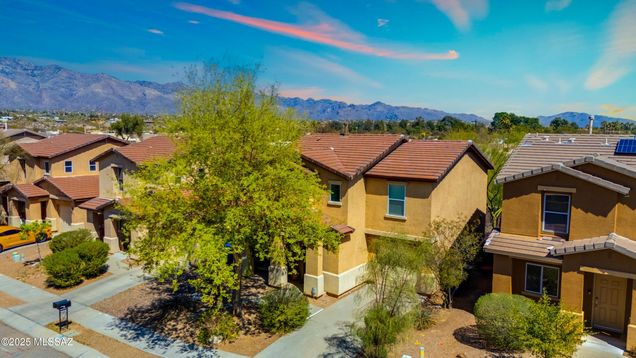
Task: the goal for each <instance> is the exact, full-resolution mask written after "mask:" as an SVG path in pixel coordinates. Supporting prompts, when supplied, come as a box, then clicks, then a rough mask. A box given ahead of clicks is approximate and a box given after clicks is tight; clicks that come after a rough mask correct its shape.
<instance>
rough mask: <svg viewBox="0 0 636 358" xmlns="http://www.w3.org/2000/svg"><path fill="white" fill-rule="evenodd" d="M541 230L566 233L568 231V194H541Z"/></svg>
mask: <svg viewBox="0 0 636 358" xmlns="http://www.w3.org/2000/svg"><path fill="white" fill-rule="evenodd" d="M543 231H545V232H553V233H556V234H567V233H568V232H569V231H570V196H569V195H567V194H553V193H545V194H543Z"/></svg>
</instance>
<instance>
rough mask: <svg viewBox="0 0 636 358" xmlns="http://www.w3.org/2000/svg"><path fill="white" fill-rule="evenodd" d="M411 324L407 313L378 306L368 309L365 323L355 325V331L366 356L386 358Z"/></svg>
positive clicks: (369, 357)
mask: <svg viewBox="0 0 636 358" xmlns="http://www.w3.org/2000/svg"><path fill="white" fill-rule="evenodd" d="M410 324H411V322H410V321H409V319H408V317H407V315H398V316H396V315H392V314H391V312H390V311H389V310H388V309H387V308H386V307H383V306H377V307H374V308H370V309H369V310H367V311H366V313H365V315H364V325H361V326H355V327H354V331H353V333H354V334H355V336H356V337H358V339H359V340H360V343H361V345H362V351H363V354H364V356H365V357H367V358H385V357H387V356H388V354H389V349H391V347H392V346H393V345H394V344H395V343H397V341H398V338H399V335H400V334H401V333H402V332H403V331H405V330H406V329H407V328H408V327H409V325H410Z"/></svg>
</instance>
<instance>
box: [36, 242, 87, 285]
mask: <svg viewBox="0 0 636 358" xmlns="http://www.w3.org/2000/svg"><path fill="white" fill-rule="evenodd" d="M42 264H43V265H44V269H45V270H46V273H47V275H48V282H49V283H50V284H51V285H53V286H55V287H60V288H64V287H71V286H75V285H77V284H79V283H80V282H82V268H83V266H84V265H83V263H82V260H81V259H80V257H79V255H78V254H77V252H76V251H75V250H64V251H60V252H56V253H54V254H52V255H49V256H47V257H45V258H44V260H43V261H42Z"/></svg>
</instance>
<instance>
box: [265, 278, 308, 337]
mask: <svg viewBox="0 0 636 358" xmlns="http://www.w3.org/2000/svg"><path fill="white" fill-rule="evenodd" d="M259 312H260V314H261V321H262V322H263V326H264V327H265V329H267V330H268V331H270V332H276V333H287V332H290V331H293V330H295V329H297V328H300V327H302V326H303V325H304V324H305V322H306V321H307V317H308V316H309V303H308V302H307V298H305V295H303V293H302V292H300V290H299V289H297V288H296V287H289V286H287V287H283V288H281V289H278V290H275V291H270V292H268V293H266V294H265V295H264V296H263V298H262V300H261V303H260V307H259Z"/></svg>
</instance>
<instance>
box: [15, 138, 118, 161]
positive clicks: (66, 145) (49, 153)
mask: <svg viewBox="0 0 636 358" xmlns="http://www.w3.org/2000/svg"><path fill="white" fill-rule="evenodd" d="M102 140H111V141H114V142H117V143H120V144H126V142H124V141H123V140H121V139H117V138H114V137H111V136H109V135H106V134H79V133H65V134H60V135H58V136H55V137H49V138H46V139H42V140H39V141H37V142H33V143H19V144H18V145H19V146H20V147H21V148H22V149H23V150H24V151H25V152H27V153H28V154H30V155H31V156H33V157H43V158H53V157H56V156H58V155H61V154H64V153H68V152H70V151H73V150H76V149H79V148H82V147H85V146H87V145H90V144H93V143H96V142H99V141H102Z"/></svg>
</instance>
